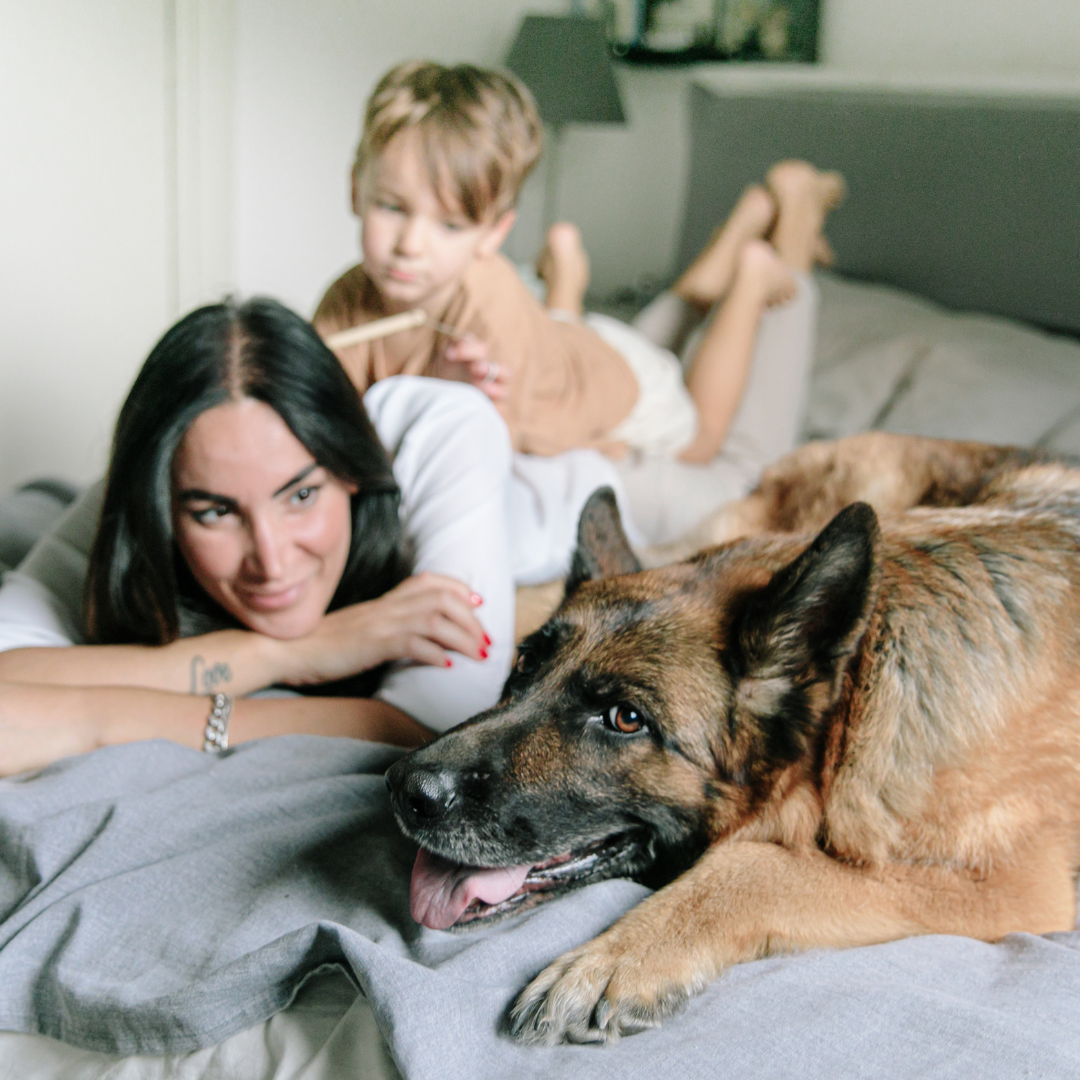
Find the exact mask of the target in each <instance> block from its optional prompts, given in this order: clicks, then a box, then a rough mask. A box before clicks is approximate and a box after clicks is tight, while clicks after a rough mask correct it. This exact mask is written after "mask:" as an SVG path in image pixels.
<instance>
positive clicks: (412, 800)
mask: <svg viewBox="0 0 1080 1080" xmlns="http://www.w3.org/2000/svg"><path fill="white" fill-rule="evenodd" d="M394 788H395V789H396V790H395V791H394V794H395V796H396V798H397V802H398V806H400V807H401V809H402V810H403V811H404V812H405V813H406V814H407V815H408V816H409V817H410V818H412V820H413V821H415V822H416V823H417V824H418V825H423V824H428V823H430V822H433V821H435V820H436V819H437V818H441V817H442V816H443V815H444V814H445V813H446V812H447V810H449V809H450V807H451V806H453V805H454V801H455V800H456V799H457V790H456V788H455V785H454V778H453V776H452V775H451V774H450V773H448V772H447V771H446V770H444V769H438V770H434V769H423V768H413V769H409V770H408V772H406V773H405V775H404V777H402V778H401V779H400V783H398V784H395V785H394Z"/></svg>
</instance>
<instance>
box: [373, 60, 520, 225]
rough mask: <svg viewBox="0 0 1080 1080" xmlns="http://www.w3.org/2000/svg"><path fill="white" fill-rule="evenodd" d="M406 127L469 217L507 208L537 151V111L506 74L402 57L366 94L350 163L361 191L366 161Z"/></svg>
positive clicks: (440, 184) (444, 190)
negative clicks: (361, 128) (357, 141)
mask: <svg viewBox="0 0 1080 1080" xmlns="http://www.w3.org/2000/svg"><path fill="white" fill-rule="evenodd" d="M406 130H415V131H417V132H418V133H419V135H420V138H421V144H422V146H423V150H424V157H425V159H426V162H427V168H428V175H429V177H430V179H431V186H432V188H433V189H434V190H435V191H436V192H438V193H439V197H440V199H442V200H443V201H444V202H452V201H456V202H457V203H458V204H459V205H460V208H461V210H462V211H463V212H464V213H465V215H466V216H467V217H468V218H469V220H471V221H474V222H477V223H479V222H481V221H484V220H487V219H488V218H489V217H498V216H499V215H500V214H502V213H504V212H505V211H507V210H510V209H512V208H513V206H514V203H515V202H516V201H517V197H518V192H519V191H520V190H521V185H522V184H523V183H524V182H525V177H527V176H528V175H529V172H530V171H531V169H532V167H533V166H534V165H535V164H536V161H537V158H539V156H540V142H541V124H540V116H539V114H538V113H537V111H536V106H535V104H534V103H533V99H532V95H531V94H530V93H529V91H528V90H527V89H526V88H525V86H524V85H523V84H522V83H521V82H520V81H519V80H517V79H516V78H514V76H513V75H510V74H508V73H503V72H499V71H490V70H488V69H485V68H479V67H473V66H472V65H471V64H458V65H456V66H455V67H445V66H443V65H442V64H436V63H433V62H432V61H430V60H407V61H406V62H405V63H403V64H398V65H397V67H394V68H391V69H390V70H389V71H388V72H387V73H386V74H385V75H384V76H383V77H382V79H380V80H379V85H378V86H376V87H375V90H374V92H373V93H372V95H371V97H370V98H369V99H368V103H367V109H366V111H365V113H364V133H363V135H362V136H361V138H360V145H359V146H358V147H357V149H356V161H355V163H354V165H353V178H354V181H355V183H356V188H357V191H358V192H359V193H360V195H361V198H363V197H364V185H365V177H366V174H367V172H368V168H369V166H370V165H371V164H372V163H373V162H374V161H375V160H376V159H377V158H378V157H379V155H380V154H381V153H382V152H383V151H384V150H385V149H386V147H387V144H388V143H389V142H390V140H391V139H393V138H394V136H395V135H397V134H399V133H400V132H402V131H406Z"/></svg>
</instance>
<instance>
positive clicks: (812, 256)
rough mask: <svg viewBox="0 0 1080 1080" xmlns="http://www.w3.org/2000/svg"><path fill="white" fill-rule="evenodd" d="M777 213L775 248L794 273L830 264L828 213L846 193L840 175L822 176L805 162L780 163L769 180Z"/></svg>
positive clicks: (828, 174) (827, 173)
mask: <svg viewBox="0 0 1080 1080" xmlns="http://www.w3.org/2000/svg"><path fill="white" fill-rule="evenodd" d="M766 183H767V184H768V186H769V190H770V191H771V192H772V193H773V197H774V198H775V199H776V204H777V207H778V208H779V209H778V213H777V218H776V226H775V228H774V229H773V231H772V236H771V238H770V239H771V240H772V243H773V246H774V247H775V248H776V250H777V251H778V252H779V253H780V257H781V258H782V259H783V260H784V261H785V262H786V263H787V264H788V266H790V267H792V269H795V270H802V271H808V270H810V269H811V268H812V267H813V266H814V263H815V262H825V263H826V265H828V264H829V262H830V261H831V257H832V249H831V248H830V247H829V246H828V242H827V241H826V240H825V237H824V234H823V231H822V230H823V226H824V224H825V218H826V216H827V215H828V213H829V211H830V210H832V209H833V208H834V207H836V206H837V205H838V204H839V203H840V201H841V200H842V199H843V197H844V194H845V192H846V190H847V188H846V185H845V183H844V178H843V176H841V175H840V173H838V172H820V171H819V170H818V169H815V168H814V166H813V165H811V164H810V163H809V162H806V161H781V162H780V163H779V164H778V165H774V166H773V167H772V168H771V169H770V170H769V172H768V175H767V176H766Z"/></svg>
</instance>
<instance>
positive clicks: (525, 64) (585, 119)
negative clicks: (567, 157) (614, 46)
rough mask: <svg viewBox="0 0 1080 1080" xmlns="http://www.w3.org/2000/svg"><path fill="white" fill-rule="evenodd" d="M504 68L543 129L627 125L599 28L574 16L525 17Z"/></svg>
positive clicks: (591, 21)
mask: <svg viewBox="0 0 1080 1080" xmlns="http://www.w3.org/2000/svg"><path fill="white" fill-rule="evenodd" d="M506 66H507V67H508V68H509V69H510V70H511V71H512V72H513V73H514V74H515V75H516V76H517V77H518V78H519V79H520V80H521V81H522V82H523V83H524V84H525V85H526V86H527V87H528V88H529V89H530V90H531V91H532V95H533V97H534V98H535V99H536V107H537V108H538V109H539V110H540V119H541V120H543V121H544V123H546V124H625V123H626V115H625V114H624V113H623V107H622V101H621V100H620V98H619V87H618V86H617V85H616V83H615V73H614V71H612V68H611V58H610V57H609V55H608V48H607V40H606V39H605V37H604V29H603V26H602V25H601V24H600V23H599V22H598V21H597V20H596V19H586V18H583V17H581V16H577V15H569V16H558V15H526V16H525V18H524V19H522V20H521V29H519V30H518V35H517V37H516V38H515V39H514V44H513V45H511V46H510V52H509V53H508V54H507V57H506Z"/></svg>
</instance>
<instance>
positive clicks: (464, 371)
mask: <svg viewBox="0 0 1080 1080" xmlns="http://www.w3.org/2000/svg"><path fill="white" fill-rule="evenodd" d="M443 358H444V359H445V360H448V361H450V364H451V365H453V366H452V367H451V368H450V370H448V371H447V372H446V374H447V376H448V377H449V378H452V379H459V380H460V381H462V382H468V383H472V385H473V386H478V387H479V388H480V389H481V390H483V391H484V393H485V394H487V396H488V397H489V398H491V400H492V401H495V402H499V401H506V399H507V398H508V397H509V396H510V372H509V371H506V370H505V369H503V368H500V367H499V365H498V364H496V363H495V362H494V361H493V360H489V359H488V343H487V342H486V341H481V340H480V339H479V338H476V337H473V336H472V335H471V334H470V335H468V336H467V337H463V338H459V339H458V340H457V341H452V342H451V343H450V344H449V345H448V346H447V348H446V352H444V353H443Z"/></svg>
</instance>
